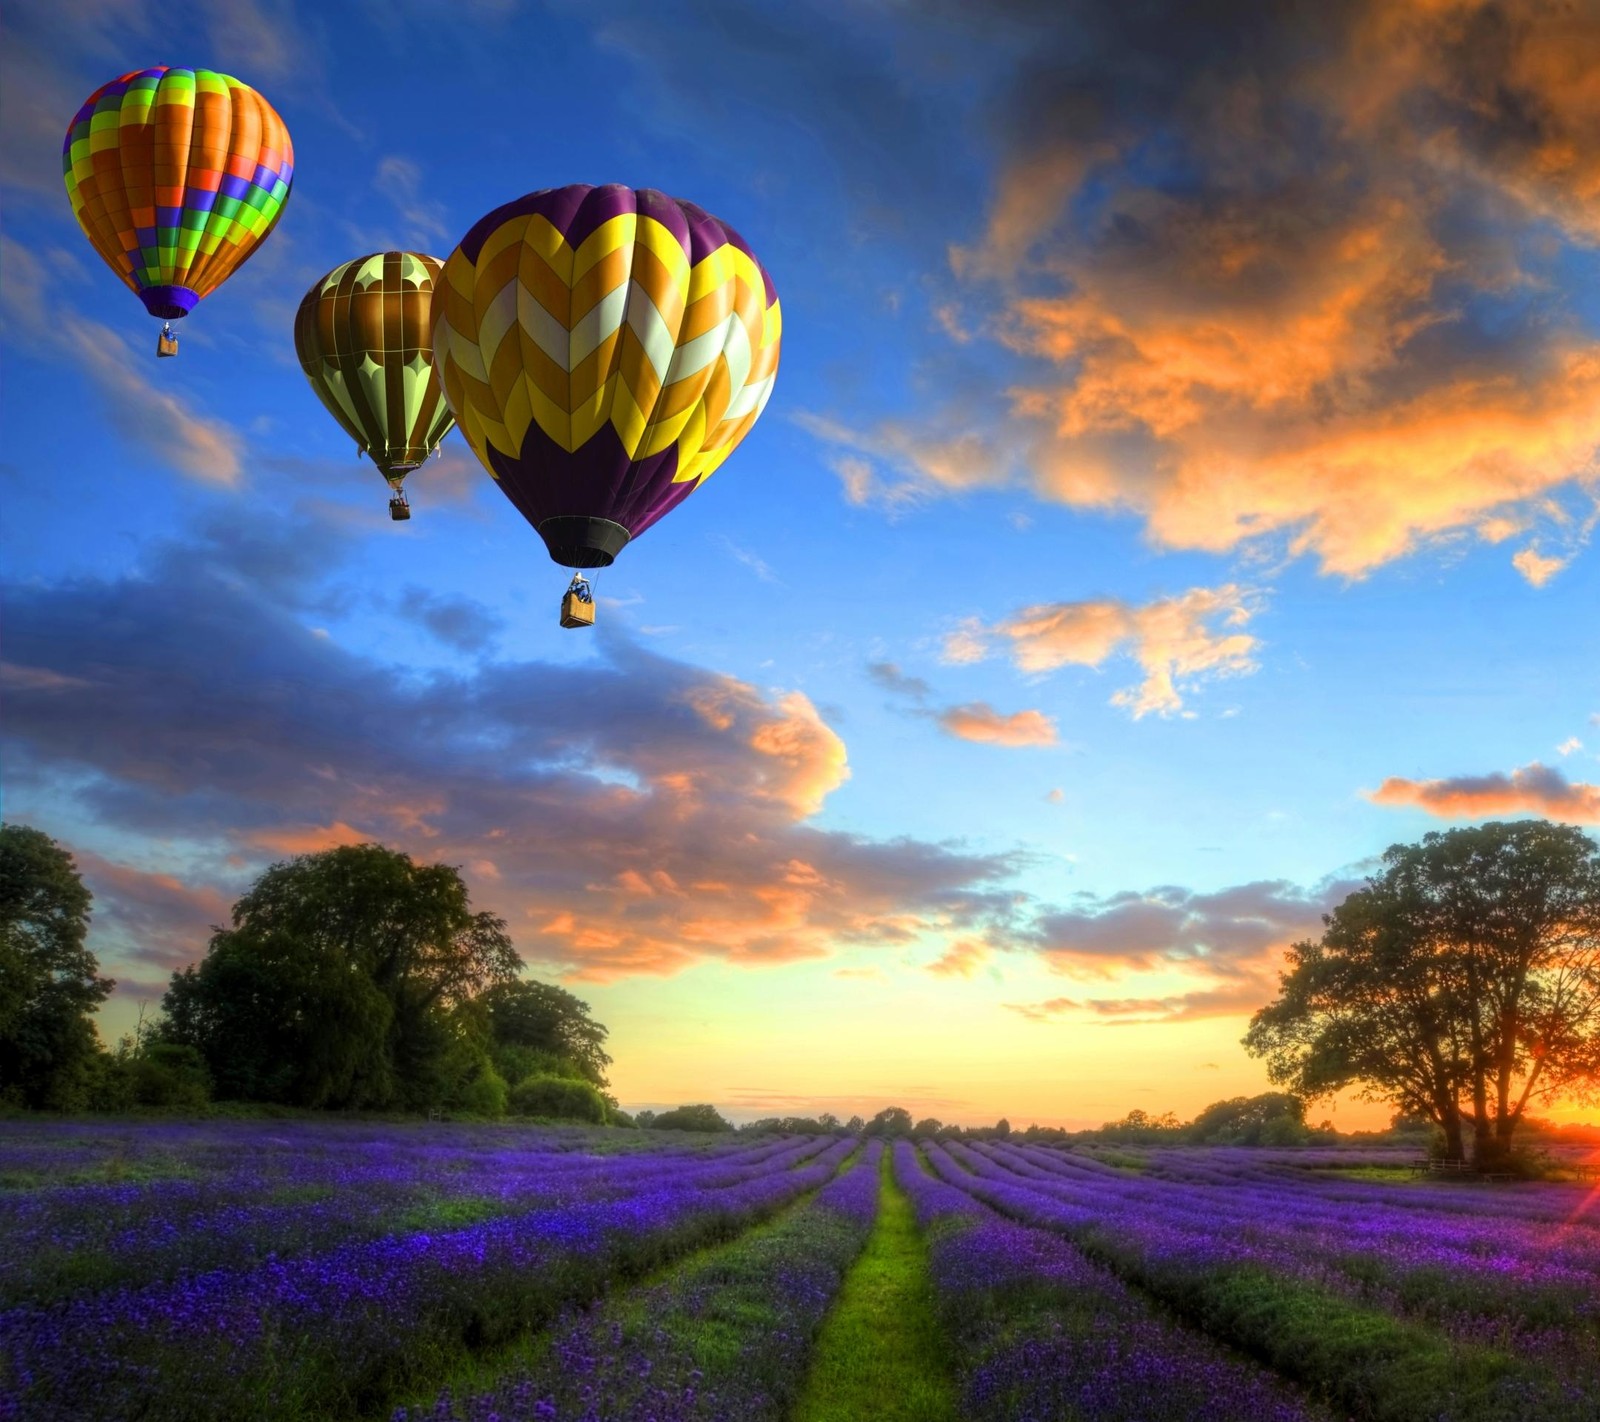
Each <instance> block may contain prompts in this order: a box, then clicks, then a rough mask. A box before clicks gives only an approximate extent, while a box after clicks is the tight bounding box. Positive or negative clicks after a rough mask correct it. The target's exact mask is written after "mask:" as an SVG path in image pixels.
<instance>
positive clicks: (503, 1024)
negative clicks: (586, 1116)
mask: <svg viewBox="0 0 1600 1422" xmlns="http://www.w3.org/2000/svg"><path fill="white" fill-rule="evenodd" d="M477 1002H478V1005H479V1007H480V1009H481V1010H482V1012H483V1014H484V1017H485V1019H486V1021H487V1024H488V1028H489V1033H490V1036H491V1038H492V1041H493V1045H492V1046H491V1048H490V1050H491V1052H492V1054H493V1056H494V1059H495V1065H496V1066H497V1067H498V1068H499V1070H500V1074H501V1075H502V1076H504V1077H505V1078H506V1080H507V1081H513V1082H515V1081H521V1080H522V1079H523V1078H524V1077H527V1076H531V1075H533V1074H535V1073H545V1074H555V1075H567V1074H569V1073H576V1074H577V1076H579V1077H580V1078H581V1079H582V1080H584V1081H587V1082H588V1083H589V1084H590V1085H591V1086H596V1087H604V1086H605V1085H606V1068H607V1067H608V1066H610V1065H611V1058H610V1057H609V1056H607V1055H606V1051H605V1040H606V1035H607V1034H606V1029H605V1028H604V1027H602V1026H601V1025H600V1024H599V1023H598V1022H596V1021H595V1020H594V1019H593V1018H592V1017H590V1016H589V1004H588V1003H586V1002H583V1001H581V1000H579V999H578V998H576V997H574V996H573V995H572V994H571V993H570V992H568V991H567V990H566V989H565V988H560V987H556V986H554V985H553V984H550V983H533V982H520V981H519V982H501V983H495V984H494V985H493V986H492V987H490V988H489V989H487V990H486V991H485V992H484V993H482V994H481V995H480V996H479V998H478V999H477ZM563 1069H565V1070H563Z"/></svg>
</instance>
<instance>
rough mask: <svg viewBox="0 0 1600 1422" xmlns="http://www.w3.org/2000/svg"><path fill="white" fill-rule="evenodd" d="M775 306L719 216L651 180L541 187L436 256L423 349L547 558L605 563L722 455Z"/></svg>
mask: <svg viewBox="0 0 1600 1422" xmlns="http://www.w3.org/2000/svg"><path fill="white" fill-rule="evenodd" d="M782 330H783V321H782V316H781V313H780V310H779V306H778V296H777V292H776V290H775V289H774V288H773V285H772V279H771V278H770V277H769V276H768V275H767V272H766V269H765V268H764V267H762V265H761V263H760V262H759V261H757V260H756V257H755V254H754V253H752V252H751V250H750V248H749V247H748V246H747V245H746V244H745V242H744V239H743V238H741V237H740V236H739V234H738V233H737V232H735V231H734V230H733V229H732V228H731V227H727V226H725V225H724V224H723V223H721V222H719V221H718V220H717V219H716V218H714V217H712V216H710V215H709V214H708V213H706V212H703V211H702V210H701V209H700V208H698V207H696V206H695V205H694V204H693V203H687V202H678V201H676V200H675V199H673V198H669V197H667V196H666V195H665V194H662V193H659V192H655V191H654V190H652V189H649V188H642V189H639V190H637V191H636V190H634V189H632V188H625V187H619V186H615V185H612V186H607V187H589V186H586V185H582V184H579V185H575V186H572V187H565V188H547V189H545V190H544V191H542V192H536V193H530V194H528V195H527V196H526V197H522V198H518V199H517V200H516V201H515V202H511V203H507V204H506V205H505V206H504V207H500V208H497V209H496V210H495V211H493V212H491V213H490V214H489V215H488V216H486V217H484V218H483V219H482V220H481V221H480V222H478V224H477V225H476V226H474V227H473V228H472V230H471V231H470V232H468V233H467V235H466V236H465V237H464V238H463V239H462V241H461V244H460V245H459V246H458V247H457V248H456V249H455V251H454V252H452V253H451V254H450V256H449V257H448V258H447V259H446V261H445V267H444V275H443V277H442V278H441V280H440V286H439V291H438V292H437V294H436V295H435V298H434V303H433V350H434V362H435V365H436V367H437V369H438V371H439V378H440V382H441V384H442V385H443V387H444V392H445V398H446V399H447V400H448V401H449V402H450V408H451V409H452V410H453V411H454V412H455V417H456V422H457V424H459V425H460V427H461V432H462V434H463V435H465V436H466V440H467V443H468V444H470V445H471V446H472V449H473V452H474V453H475V454H476V455H477V456H478V458H479V459H480V460H482V461H483V464H484V467H485V468H487V469H488V470H489V472H490V473H491V474H492V475H493V476H494V478H495V480H496V482H497V483H498V484H499V486H500V489H501V491H502V492H503V493H504V494H505V495H506V497H507V498H509V499H510V500H511V502H512V503H513V504H515V505H516V507H517V509H518V510H519V511H520V512H521V513H522V515H523V517H524V518H526V519H527V520H528V522H529V523H531V524H533V526H534V527H535V528H536V529H538V531H539V533H540V535H541V536H542V537H543V538H544V541H545V544H546V546H547V547H548V548H549V550H550V556H551V557H552V558H553V559H555V561H556V562H558V563H564V564H566V565H567V566H568V567H574V568H595V567H604V566H606V565H607V564H608V563H610V562H611V560H612V559H613V558H614V557H615V556H616V555H617V553H618V552H620V551H621V549H622V547H623V546H624V545H625V544H626V543H627V542H628V540H629V539H631V538H636V537H638V536H639V534H641V533H643V532H644V531H645V529H647V528H649V527H650V526H651V524H653V523H655V522H656V520H657V519H659V518H660V517H661V516H662V515H663V514H665V513H668V512H669V511H670V510H672V509H673V508H675V507H677V505H678V504H679V503H681V502H682V501H683V500H684V499H685V498H687V497H688V495H689V494H690V493H691V492H692V491H693V490H694V489H695V488H696V487H698V485H699V484H700V483H701V482H702V481H703V480H704V479H705V478H706V477H707V476H708V475H709V474H711V473H712V471H713V470H715V469H716V468H717V467H718V465H720V464H721V463H722V461H723V460H725V459H726V458H727V457H728V455H729V454H731V453H732V452H733V449H734V447H735V446H736V445H737V444H738V443H739V441H740V440H742V439H743V438H744V436H745V435H746V434H747V433H748V432H749V430H750V427H751V426H752V425H753V424H754V423H755V420H756V417H757V416H758V415H759V414H760V413H761V411H762V409H763V408H764V407H765V406H766V403H767V400H768V399H769V398H770V396H771V394H772V385H773V381H774V379H775V377H776V374H777V369H778V348H779V343H780V338H781V336H782Z"/></svg>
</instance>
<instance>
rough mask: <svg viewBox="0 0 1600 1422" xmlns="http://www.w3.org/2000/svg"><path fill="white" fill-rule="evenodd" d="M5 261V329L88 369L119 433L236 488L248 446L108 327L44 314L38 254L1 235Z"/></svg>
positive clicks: (0, 254)
mask: <svg viewBox="0 0 1600 1422" xmlns="http://www.w3.org/2000/svg"><path fill="white" fill-rule="evenodd" d="M0 263H3V264H4V266H5V270H6V282H5V287H4V296H3V309H4V311H5V315H6V321H7V325H8V326H12V327H13V329H14V330H20V331H22V332H23V333H24V334H25V335H26V337H27V338H28V339H29V340H31V341H33V342H35V343H37V344H39V345H42V346H45V347H47V348H49V349H51V350H53V351H54V352H55V353H56V354H57V355H58V356H59V357H61V358H62V359H65V360H69V361H71V362H72V363H73V364H74V365H76V366H77V367H78V369H80V370H81V371H83V373H84V374H86V375H87V376H88V377H89V379H90V380H91V381H92V382H93V384H94V385H95V387H96V388H97V389H98V390H99V392H100V396H101V399H102V400H103V401H104V403H105V407H106V413H107V416H108V417H109V419H110V421H111V423H112V425H113V426H114V427H115V429H116V431H117V433H118V434H119V435H121V436H122V437H123V438H124V439H126V440H129V441H131V442H133V443H135V444H139V445H142V446H143V447H144V448H145V449H146V450H147V451H148V452H149V453H150V454H152V455H155V456H157V457H159V458H160V459H161V460H162V462H163V463H170V464H172V465H173V466H175V467H176V468H178V469H180V470H181V471H182V472H183V473H185V474H187V475H188V476H189V477H190V478H192V479H197V480H199V481H200V482H202V483H206V484H220V485H222V486H224V487H228V488H233V487H236V486H237V485H238V483H239V481H240V479H241V476H242V475H243V472H244V460H243V443H242V441H241V439H240V437H239V434H238V432H237V431H236V430H234V429H233V427H232V426H231V425H228V424H226V423H225V422H223V421H221V420H217V419H212V418H210V417H209V416H206V415H201V414H198V413H196V412H195V411H194V410H193V409H192V408H190V406H189V405H188V404H187V403H186V402H185V401H183V400H180V399H179V398H178V397H177V396H176V395H171V394H168V393H167V392H166V391H165V390H162V389H160V388H159V387H158V386H156V385H155V384H154V383H152V380H151V378H150V377H149V376H148V375H146V374H145V373H144V372H145V371H146V370H147V369H149V368H150V365H151V361H150V358H149V356H148V354H147V355H145V356H139V355H137V354H136V353H135V352H134V351H133V350H132V349H131V348H130V347H129V345H128V343H127V342H126V341H124V340H123V339H122V337H121V336H119V335H118V334H117V333H116V332H115V331H113V330H112V329H111V328H110V327H109V326H105V325H102V324H101V323H100V322H98V321H88V320H85V319H84V318H82V317H80V316H75V315H72V314H70V313H62V312H57V313H55V314H54V315H53V316H52V315H49V314H47V313H46V311H45V307H44V302H45V300H46V297H47V294H48V292H49V290H50V285H51V282H50V277H49V273H48V271H47V269H46V267H45V264H44V263H43V262H42V261H40V259H39V256H38V254H36V253H35V252H33V251H32V250H30V249H29V248H27V247H25V246H23V245H22V244H21V243H18V242H14V241H12V240H11V239H10V238H7V237H0Z"/></svg>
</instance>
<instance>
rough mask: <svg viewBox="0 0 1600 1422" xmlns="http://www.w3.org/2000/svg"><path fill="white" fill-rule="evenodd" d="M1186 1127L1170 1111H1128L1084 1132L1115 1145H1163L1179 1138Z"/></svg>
mask: <svg viewBox="0 0 1600 1422" xmlns="http://www.w3.org/2000/svg"><path fill="white" fill-rule="evenodd" d="M1186 1129H1187V1128H1186V1127H1185V1126H1183V1125H1182V1124H1181V1123H1180V1122H1179V1121H1178V1118H1177V1117H1176V1116H1174V1115H1173V1114H1172V1112H1170V1111H1165V1112H1163V1113H1162V1114H1161V1115H1159V1116H1152V1115H1150V1114H1149V1112H1147V1111H1130V1112H1128V1114H1127V1115H1126V1116H1124V1117H1123V1118H1122V1119H1121V1120H1120V1121H1108V1122H1107V1123H1106V1124H1105V1125H1103V1126H1102V1127H1100V1129H1099V1130H1098V1131H1094V1132H1086V1133H1085V1134H1086V1135H1089V1136H1091V1137H1092V1138H1095V1139H1099V1140H1103V1141H1110V1142H1113V1143H1115V1144H1117V1145H1163V1144H1169V1143H1171V1142H1174V1141H1177V1140H1179V1139H1180V1138H1181V1137H1182V1135H1183V1133H1184V1131H1185V1130H1186Z"/></svg>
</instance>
